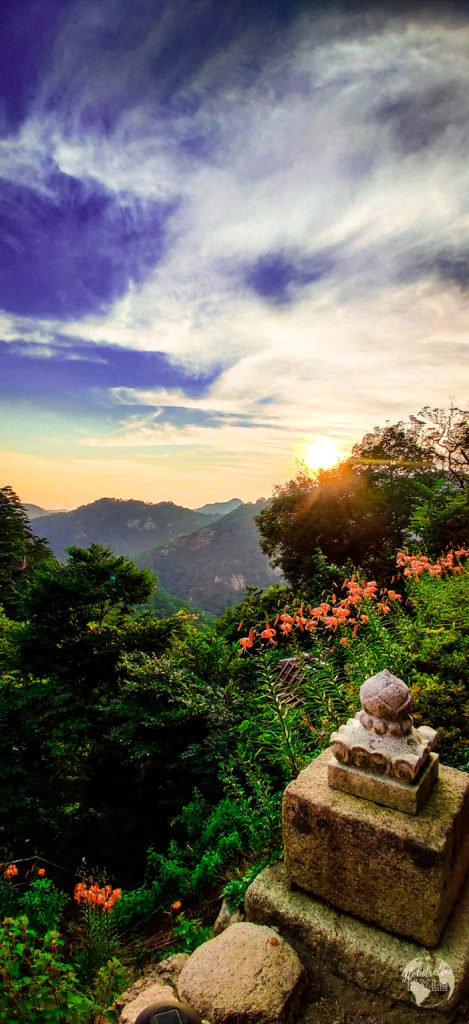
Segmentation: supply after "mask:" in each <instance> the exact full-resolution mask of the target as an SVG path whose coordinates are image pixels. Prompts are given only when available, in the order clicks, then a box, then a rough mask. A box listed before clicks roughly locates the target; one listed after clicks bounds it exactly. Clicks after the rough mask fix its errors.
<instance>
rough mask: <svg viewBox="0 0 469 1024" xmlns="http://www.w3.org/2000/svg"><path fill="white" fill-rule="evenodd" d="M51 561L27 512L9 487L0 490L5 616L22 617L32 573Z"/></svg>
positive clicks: (0, 585)
mask: <svg viewBox="0 0 469 1024" xmlns="http://www.w3.org/2000/svg"><path fill="white" fill-rule="evenodd" d="M48 561H51V562H52V561H53V555H52V552H51V550H50V548H49V546H48V544H47V541H45V540H41V539H40V538H39V537H36V536H35V535H34V533H33V531H32V529H31V525H30V523H29V519H28V516H27V513H26V510H25V509H24V508H23V505H22V504H21V501H20V499H19V497H18V495H17V494H15V492H14V491H13V490H12V488H11V487H8V486H7V487H1V488H0V603H1V604H2V605H3V607H4V608H5V611H6V612H7V614H8V615H10V616H11V617H14V618H18V617H21V610H22V600H23V596H24V592H25V588H26V584H27V581H28V579H29V578H30V577H31V573H32V571H33V570H34V569H35V568H36V567H37V566H39V565H41V563H44V562H48Z"/></svg>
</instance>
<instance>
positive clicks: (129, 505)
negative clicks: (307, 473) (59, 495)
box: [33, 498, 279, 615]
mask: <svg viewBox="0 0 469 1024" xmlns="http://www.w3.org/2000/svg"><path fill="white" fill-rule="evenodd" d="M267 504H268V502H266V501H264V500H261V501H258V502H257V503H256V504H243V502H241V500H240V499H238V498H231V499H230V500H229V501H226V502H214V503H213V504H208V505H205V506H201V508H200V509H188V508H184V507H182V506H181V505H175V504H174V503H173V502H172V501H161V502H158V503H157V504H152V503H151V502H145V501H135V500H129V501H127V500H124V499H119V498H100V499H99V500H98V501H94V502H91V503H90V504H89V505H81V506H80V507H79V508H77V509H74V510H73V511H72V512H55V513H48V514H44V515H41V516H40V519H39V516H36V517H35V518H37V519H38V524H37V528H36V529H37V532H38V533H39V534H40V535H41V537H45V538H46V540H48V541H49V544H50V546H51V548H52V550H53V552H54V554H55V555H56V557H57V558H59V559H61V560H62V561H64V560H65V558H66V548H67V547H70V546H72V545H77V546H78V547H83V548H86V547H88V546H89V545H90V544H91V543H96V544H102V545H103V546H104V547H110V548H112V550H113V551H114V552H115V553H116V554H118V555H126V556H127V557H129V558H132V559H133V560H134V561H135V562H136V563H137V565H138V566H140V567H141V568H148V569H152V570H153V571H154V572H156V574H157V576H158V585H159V588H161V590H162V592H163V593H161V594H160V595H158V593H157V592H156V593H155V601H154V602H153V603H154V607H155V608H157V609H158V614H160V613H161V611H162V610H163V608H166V607H167V608H168V609H171V608H172V606H173V604H174V603H175V602H176V604H177V601H181V602H184V603H187V604H188V605H189V606H190V607H193V608H194V609H195V610H198V609H200V610H202V611H207V612H211V613H212V614H215V615H219V614H221V613H222V612H223V611H224V610H225V608H226V607H229V606H230V605H232V604H235V603H237V602H238V601H240V600H241V599H242V597H243V594H244V592H245V588H246V586H254V587H260V588H261V589H266V588H267V587H269V586H271V585H272V584H273V583H278V582H279V573H278V571H275V570H273V569H272V567H271V565H270V563H269V560H268V558H267V557H266V556H265V555H263V554H262V552H261V549H260V546H259V537H258V533H257V527H256V524H255V522H254V517H255V516H256V515H257V514H258V512H260V511H261V509H263V508H265V506H266V505H267ZM233 506H234V507H233ZM35 508H36V509H37V508H39V506H35ZM33 509H34V506H33ZM210 509H217V510H219V511H217V512H210ZM44 511H45V510H44ZM223 512H224V514H223ZM157 590H158V588H157ZM165 592H166V593H165ZM176 599H177V600H176ZM168 614H170V611H168Z"/></svg>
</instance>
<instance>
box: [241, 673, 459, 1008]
mask: <svg viewBox="0 0 469 1024" xmlns="http://www.w3.org/2000/svg"><path fill="white" fill-rule="evenodd" d="M360 700H361V705H362V707H361V710H360V711H359V712H358V713H357V714H356V715H355V718H352V719H349V720H348V721H347V722H346V724H344V725H341V726H340V728H339V729H338V730H337V732H334V733H333V734H332V736H331V740H330V748H329V749H328V750H326V751H324V753H323V754H321V755H319V757H317V758H316V759H315V760H314V761H313V762H312V763H311V764H310V765H309V766H308V767H307V768H305V770H304V771H302V772H301V773H300V775H299V776H298V778H297V779H295V780H294V781H293V782H291V783H290V784H289V785H288V786H287V788H286V790H285V793H284V800H283V834H284V846H285V861H284V863H283V864H282V863H281V862H279V863H277V864H274V865H272V866H271V867H269V868H266V869H265V870H264V871H263V872H261V874H260V875H259V876H258V877H257V878H256V879H255V881H254V882H253V884H252V885H251V886H250V888H249V890H248V893H247V895H246V900H245V906H246V912H247V916H248V918H249V920H251V921H253V922H256V923H259V924H269V925H271V926H276V927H277V928H278V930H279V931H280V933H281V934H282V935H283V937H284V938H285V939H286V940H287V941H289V942H290V943H291V945H292V946H294V947H295V949H296V951H297V953H298V955H299V956H300V958H301V959H302V962H303V964H304V966H305V968H306V970H307V972H308V973H309V976H310V978H311V979H312V981H313V982H314V983H315V984H316V985H317V987H318V991H319V992H320V993H322V994H323V995H325V996H327V995H330V994H331V993H332V994H334V996H335V997H336V998H337V999H338V1000H339V1001H341V1002H342V1003H343V1005H344V1007H348V1008H350V1009H351V1010H358V1011H362V1012H366V1013H372V1014H374V1015H375V1017H376V1018H377V1019H378V1020H379V1021H385V1022H386V1024H388V1022H389V1024H417V1022H418V1021H422V1022H423V1024H444V1022H449V1021H458V1022H459V1021H461V1024H463V1022H464V1024H469V1011H468V1009H467V1007H468V1003H467V1002H466V1000H468V998H469V880H467V877H466V876H467V873H468V868H469V775H466V774H465V773H463V772H460V771H457V770H456V769H454V768H449V767H447V766H445V765H442V764H440V763H439V757H438V754H436V753H435V752H434V750H433V747H434V743H435V739H436V732H435V730H434V729H431V728H429V727H426V726H420V727H419V728H415V727H414V725H413V721H412V717H411V714H410V712H411V710H412V696H411V694H410V691H409V689H408V687H407V686H406V684H405V683H404V682H403V681H402V680H401V679H398V678H397V677H396V676H394V675H392V674H391V673H390V672H389V671H388V670H387V669H386V670H384V671H383V672H380V673H379V674H378V675H375V676H373V677H372V678H370V679H368V680H366V682H364V684H363V685H362V687H361V689H360ZM423 1009H425V1011H426V1012H425V1013H424V1014H423V1016H422V1010H423ZM311 1019H313V1018H311Z"/></svg>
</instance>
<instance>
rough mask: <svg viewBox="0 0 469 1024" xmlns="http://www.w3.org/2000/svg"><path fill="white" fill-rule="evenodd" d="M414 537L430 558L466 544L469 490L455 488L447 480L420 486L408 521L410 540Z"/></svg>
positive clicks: (468, 536)
mask: <svg viewBox="0 0 469 1024" xmlns="http://www.w3.org/2000/svg"><path fill="white" fill-rule="evenodd" d="M413 538H418V541H417V542H418V545H419V547H421V548H422V550H424V551H426V553H427V555H433V556H437V555H439V554H441V552H442V551H446V550H447V549H448V548H450V547H452V546H455V545H456V546H466V545H467V544H469V488H465V489H464V490H461V489H455V486H454V484H451V483H449V482H448V481H447V480H438V481H437V482H436V483H434V484H433V485H432V486H426V487H424V486H421V487H420V489H419V496H418V497H417V500H416V503H415V506H414V509H413V513H412V517H411V520H410V537H409V540H410V541H411V542H412V539H413Z"/></svg>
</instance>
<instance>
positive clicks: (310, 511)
mask: <svg viewBox="0 0 469 1024" xmlns="http://www.w3.org/2000/svg"><path fill="white" fill-rule="evenodd" d="M468 431H469V426H468V423H467V414H466V413H464V411H463V410H456V409H452V410H450V411H449V413H444V411H442V410H428V409H425V410H422V413H421V414H419V417H411V419H410V421H409V422H408V423H405V422H404V421H402V420H401V421H399V422H398V423H394V424H389V423H388V424H386V425H385V426H384V427H375V428H374V430H373V431H371V432H369V433H367V434H365V435H364V437H363V438H362V440H361V441H360V442H359V443H358V444H356V445H355V446H354V448H353V450H352V455H351V457H350V458H349V459H347V460H346V461H345V462H343V463H341V464H339V465H337V466H335V467H333V468H332V469H331V470H328V471H324V470H323V471H320V472H319V473H318V474H316V475H315V476H311V475H310V474H309V473H308V472H307V470H306V468H305V467H302V468H300V470H299V472H298V474H297V476H296V478H295V479H294V480H290V481H289V482H288V483H287V484H285V485H284V486H283V487H276V488H275V491H274V495H273V498H272V501H271V503H270V505H268V507H267V508H265V509H264V510H263V511H262V512H260V514H259V515H258V516H257V518H256V522H257V526H258V529H259V533H260V543H261V548H262V550H263V551H264V553H265V554H267V555H268V556H269V557H270V558H271V559H272V561H273V564H274V565H276V566H278V567H279V568H281V570H282V572H283V574H284V575H285V577H286V579H287V580H288V581H289V583H290V584H291V586H292V587H294V588H295V589H296V590H297V591H300V592H305V590H306V589H308V590H309V593H310V594H311V595H312V596H313V598H315V597H316V596H317V590H318V584H319V578H318V565H317V559H318V551H320V552H322V554H323V555H324V556H326V558H327V560H328V561H330V562H332V563H334V564H335V565H336V566H343V567H345V566H346V565H347V563H348V564H349V565H350V563H352V564H353V565H354V566H361V567H362V568H363V570H364V571H365V572H366V573H367V574H368V575H373V576H374V577H375V578H376V579H377V580H378V581H379V582H380V583H385V582H386V580H387V578H388V576H389V573H390V572H391V573H392V567H393V559H394V555H395V552H396V549H397V548H399V547H400V546H402V544H403V543H405V541H406V539H407V537H408V533H409V528H410V523H411V521H412V515H413V510H414V509H415V508H417V505H418V502H419V500H421V495H422V487H423V488H425V487H426V488H431V487H432V486H434V485H437V484H438V481H440V482H443V483H444V482H445V481H446V482H448V478H450V480H452V481H453V484H452V486H453V490H454V488H455V487H456V477H457V475H458V474H459V477H460V479H462V477H463V475H464V472H465V469H464V467H465V460H466V458H467V461H468V467H469V444H467V445H466V442H467V438H468ZM465 446H466V447H465ZM466 448H467V450H466ZM450 471H451V472H450ZM456 504H457V503H456ZM463 504H464V503H463ZM461 508H462V506H460V505H458V507H457V508H456V507H452V511H451V513H450V514H449V515H448V517H447V520H446V532H445V534H444V546H447V544H452V543H458V542H459V537H460V519H461V515H463V512H462V511H461ZM315 563H316V564H315Z"/></svg>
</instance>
